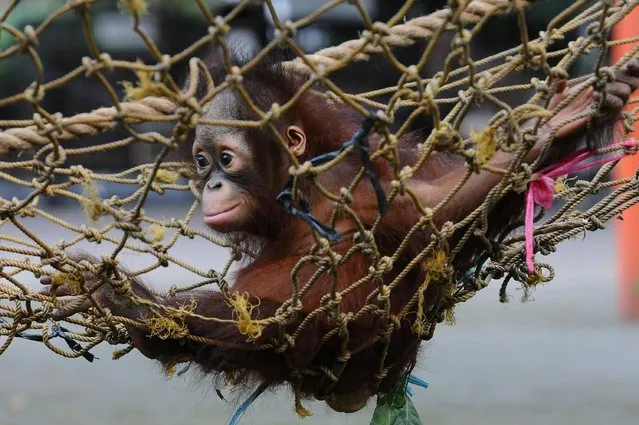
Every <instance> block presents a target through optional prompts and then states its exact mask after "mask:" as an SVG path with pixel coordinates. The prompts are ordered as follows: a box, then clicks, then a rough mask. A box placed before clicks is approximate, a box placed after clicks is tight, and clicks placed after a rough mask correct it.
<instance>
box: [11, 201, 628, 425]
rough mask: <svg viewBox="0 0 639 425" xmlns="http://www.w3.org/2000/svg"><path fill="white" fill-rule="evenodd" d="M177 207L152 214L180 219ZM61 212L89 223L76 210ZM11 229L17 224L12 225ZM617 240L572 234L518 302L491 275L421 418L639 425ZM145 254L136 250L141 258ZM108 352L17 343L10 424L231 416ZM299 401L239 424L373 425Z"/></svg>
mask: <svg viewBox="0 0 639 425" xmlns="http://www.w3.org/2000/svg"><path fill="white" fill-rule="evenodd" d="M175 208H176V207H173V208H172V209H168V208H167V207H165V206H163V207H162V208H161V209H158V208H155V209H152V208H148V209H147V213H149V214H153V215H156V216H158V215H164V216H166V217H170V216H175V215H179V214H180V212H178V211H177V210H175ZM54 212H55V213H56V214H58V215H60V214H63V212H62V210H56V211H54ZM64 214H65V215H66V218H68V219H70V220H72V221H74V222H75V223H78V224H81V220H82V217H81V216H80V215H78V214H77V213H73V212H66V213H64ZM28 224H29V226H30V228H32V229H36V231H37V232H39V234H40V235H43V237H45V238H46V240H48V241H53V242H55V241H58V240H59V239H60V238H61V237H63V236H64V235H63V234H62V233H61V232H58V231H57V230H56V228H55V227H54V226H51V225H50V224H48V223H46V222H43V221H42V220H36V219H30V220H29V221H28ZM1 231H2V232H3V233H13V229H8V228H6V226H5V227H4V228H2V230H1ZM189 244H190V245H189ZM189 244H187V245H180V246H183V247H184V246H186V247H189V248H190V249H189V250H188V256H187V255H186V251H184V252H185V254H184V257H185V258H188V259H189V261H190V262H191V263H194V264H196V265H200V266H201V265H202V264H207V263H212V264H211V266H210V267H218V266H219V265H220V264H221V263H222V262H223V260H224V258H225V256H226V254H225V252H224V251H221V250H220V251H213V252H212V251H211V250H210V249H206V250H202V249H200V248H201V246H199V245H197V244H198V243H197V242H191V241H189ZM193 245H196V246H195V248H192V247H193ZM105 248H108V247H105ZM614 248H615V247H614V244H613V239H612V232H611V230H605V231H601V232H599V233H593V234H589V235H588V237H587V238H586V239H585V240H581V239H579V240H574V241H571V242H568V243H566V244H564V245H563V246H562V248H561V249H560V250H559V252H558V253H556V254H554V255H553V256H552V257H550V261H551V263H552V264H554V265H555V266H556V271H557V278H556V280H555V281H554V282H552V283H551V284H549V285H548V286H546V287H543V288H541V289H540V290H538V291H537V292H536V294H535V296H534V301H532V302H529V303H527V304H523V305H522V304H521V303H520V302H519V295H520V294H519V293H518V291H515V290H514V288H513V289H512V290H511V293H512V294H513V295H514V297H513V300H512V302H511V303H510V304H508V305H505V306H504V305H500V304H499V302H498V301H497V291H498V286H497V285H494V286H492V287H490V288H488V289H486V290H485V291H484V293H483V294H481V295H479V296H478V297H477V298H476V299H473V300H471V302H469V303H468V304H467V305H461V306H459V307H458V309H457V324H456V326H454V327H445V326H441V327H440V328H439V329H438V331H437V333H436V334H435V338H434V341H433V342H431V343H429V344H428V345H427V346H425V347H424V352H423V355H422V361H421V366H420V370H419V371H418V372H417V373H418V374H419V375H420V376H422V377H424V378H425V379H427V380H429V381H430V383H431V387H430V388H429V389H428V390H417V395H416V396H415V403H416V405H417V408H418V410H419V413H420V415H421V417H422V419H423V422H424V424H437V425H448V424H450V425H465V424H474V425H484V424H485V425H489V424H490V425H493V424H518V425H528V424H531V425H532V424H535V425H538V424H544V425H555V424H557V425H559V424H561V425H564V424H573V423H575V424H577V423H578V424H580V425H590V424H593V425H594V424H597V425H599V424H601V423H605V424H615V425H625V424H628V425H630V424H637V423H639V367H638V365H637V358H638V357H637V354H638V353H639V324H629V323H624V322H622V321H621V320H620V319H619V318H618V315H617V309H616V306H617V300H616V274H615V270H616V269H615V249H614ZM144 260H145V258H144V257H141V256H138V257H130V258H127V262H129V264H136V265H137V264H142V263H144ZM154 276H155V277H156V278H157V276H158V275H157V274H155V275H154ZM160 276H161V279H162V280H161V281H162V283H163V285H168V284H171V283H176V282H177V283H183V282H186V281H188V279H189V275H188V274H187V273H184V272H182V271H180V270H177V269H174V268H169V269H168V270H166V269H165V270H162V274H161V275H160ZM158 285H159V283H158ZM1 342H2V340H0V343H1ZM111 351H112V348H111V347H107V346H105V347H102V349H101V350H96V351H95V354H97V355H98V356H99V357H100V360H98V361H96V362H94V363H93V364H90V363H88V362H87V361H85V360H84V359H78V360H67V359H64V358H61V357H58V356H56V355H54V354H53V353H51V352H49V351H48V350H47V349H46V347H44V346H43V345H41V344H38V343H33V342H29V341H16V342H14V343H13V345H12V346H11V348H10V349H9V351H8V352H7V353H5V354H4V355H3V356H0V424H1V425H35V424H47V425H85V424H87V423H90V424H92V425H107V424H108V425H114V424H118V425H147V424H149V425H151V424H152V425H182V424H184V425H187V424H189V425H190V424H195V425H202V424H211V425H217V424H225V423H227V422H228V420H229V419H230V417H231V416H232V415H233V412H234V406H233V405H231V404H228V403H225V402H222V401H220V400H219V399H218V398H217V397H216V395H215V392H214V391H213V390H212V389H211V388H210V386H207V385H206V384H204V383H198V382H196V381H195V378H193V377H188V378H174V379H173V380H170V381H167V380H166V379H165V378H163V377H162V374H161V373H160V369H159V367H157V366H156V365H155V364H154V363H153V362H151V361H149V360H146V359H144V358H142V357H141V356H140V355H138V354H133V355H129V356H126V357H124V358H123V359H121V360H119V361H112V360H111ZM292 407H293V402H292V399H291V397H290V394H288V393H285V392H280V393H277V394H275V395H265V396H263V397H262V398H260V399H258V401H257V402H256V403H254V404H253V406H252V407H251V408H250V410H249V412H248V413H247V414H246V415H245V417H244V419H243V421H242V423H243V424H256V425H258V424H259V425H275V424H291V423H302V424H306V425H314V424H326V423H330V424H367V423H368V422H369V420H370V417H371V413H372V410H373V406H372V405H370V406H368V407H367V408H366V409H365V410H364V411H363V412H361V413H359V414H355V415H351V416H346V415H341V414H337V413H332V412H331V411H329V410H328V409H327V408H325V407H324V406H323V405H322V404H320V403H308V404H306V407H308V408H310V410H311V411H312V412H313V413H314V416H312V417H310V418H307V419H304V420H298V419H297V417H296V415H295V414H294V413H293V411H292Z"/></svg>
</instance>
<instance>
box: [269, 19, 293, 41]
mask: <svg viewBox="0 0 639 425" xmlns="http://www.w3.org/2000/svg"><path fill="white" fill-rule="evenodd" d="M295 34H297V27H296V26H295V24H294V23H293V21H291V20H290V19H287V20H286V21H284V23H283V24H282V29H276V30H275V31H274V35H275V38H278V39H280V40H281V41H285V40H286V39H289V38H294V37H295Z"/></svg>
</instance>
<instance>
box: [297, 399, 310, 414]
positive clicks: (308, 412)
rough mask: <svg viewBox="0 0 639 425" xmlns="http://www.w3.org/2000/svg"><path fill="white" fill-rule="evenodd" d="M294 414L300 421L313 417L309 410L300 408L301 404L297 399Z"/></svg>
mask: <svg viewBox="0 0 639 425" xmlns="http://www.w3.org/2000/svg"><path fill="white" fill-rule="evenodd" d="M295 413H297V416H299V418H300V419H304V418H307V417H309V416H313V413H312V412H311V411H310V410H308V409H307V408H305V407H304V406H302V402H301V401H300V399H299V398H295Z"/></svg>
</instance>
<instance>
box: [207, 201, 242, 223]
mask: <svg viewBox="0 0 639 425" xmlns="http://www.w3.org/2000/svg"><path fill="white" fill-rule="evenodd" d="M239 205H240V204H235V205H233V206H232V207H231V208H228V209H226V210H224V211H220V212H216V213H215V214H205V215H204V222H205V223H208V224H217V223H219V222H221V221H224V219H225V218H226V217H227V216H229V215H231V212H232V211H233V210H234V209H235V208H237V207H238V206H239Z"/></svg>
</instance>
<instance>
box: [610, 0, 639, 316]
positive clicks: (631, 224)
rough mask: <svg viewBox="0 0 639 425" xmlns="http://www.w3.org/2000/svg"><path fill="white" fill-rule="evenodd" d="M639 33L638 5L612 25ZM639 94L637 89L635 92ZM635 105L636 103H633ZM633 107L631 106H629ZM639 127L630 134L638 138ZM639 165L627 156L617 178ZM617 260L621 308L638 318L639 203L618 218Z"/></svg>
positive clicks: (618, 51)
mask: <svg viewBox="0 0 639 425" xmlns="http://www.w3.org/2000/svg"><path fill="white" fill-rule="evenodd" d="M637 35H639V8H635V9H634V10H633V11H632V12H631V13H630V15H628V16H626V17H625V18H624V19H623V20H622V21H621V22H619V24H617V25H616V26H615V28H613V32H612V36H613V38H614V39H615V40H619V39H623V38H629V37H634V36H637ZM631 47H632V44H624V45H621V46H615V47H613V48H612V52H611V56H612V61H613V63H615V62H617V61H618V60H619V59H620V58H621V57H622V56H623V55H624V54H625V53H627V52H628V51H629V50H630V48H631ZM635 95H636V93H635ZM632 107H636V104H635V105H632ZM628 109H630V106H629V107H628ZM638 130H639V128H638V127H637V123H635V131H634V132H633V133H632V135H631V136H633V137H635V138H637V139H639V131H638ZM637 169H639V154H637V155H634V156H630V157H627V158H624V159H623V160H621V161H620V162H619V164H617V166H616V167H615V170H614V177H615V178H617V179H621V178H627V177H633V176H634V175H635V173H636V171H637ZM615 230H616V239H617V250H618V261H619V268H620V269H619V273H620V274H619V277H620V281H619V308H620V313H621V316H622V317H623V318H626V319H639V206H634V207H632V208H630V209H628V210H626V211H625V212H624V213H623V221H622V220H616V222H615Z"/></svg>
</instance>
